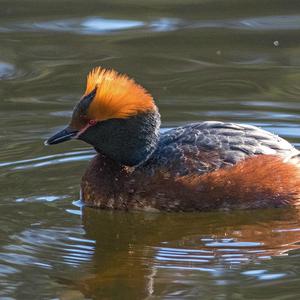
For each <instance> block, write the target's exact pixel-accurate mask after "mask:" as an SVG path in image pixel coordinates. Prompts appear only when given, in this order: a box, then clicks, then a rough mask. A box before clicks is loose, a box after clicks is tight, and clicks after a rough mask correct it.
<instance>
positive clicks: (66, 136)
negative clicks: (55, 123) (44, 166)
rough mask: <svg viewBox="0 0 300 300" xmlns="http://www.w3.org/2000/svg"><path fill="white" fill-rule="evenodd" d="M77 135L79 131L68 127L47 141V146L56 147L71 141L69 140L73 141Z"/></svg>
mask: <svg viewBox="0 0 300 300" xmlns="http://www.w3.org/2000/svg"><path fill="white" fill-rule="evenodd" d="M77 133H78V130H75V129H73V128H70V127H66V128H65V129H63V130H62V131H59V132H57V133H55V134H54V135H53V136H51V137H50V138H49V139H48V140H46V141H45V145H55V144H59V143H62V142H66V141H69V140H71V139H73V138H74V137H76V135H77Z"/></svg>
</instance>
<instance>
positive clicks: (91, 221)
mask: <svg viewBox="0 0 300 300" xmlns="http://www.w3.org/2000/svg"><path fill="white" fill-rule="evenodd" d="M299 213H300V212H299V211H297V210H287V209H271V210H261V211H260V210H257V211H241V212H231V213H224V212H222V213H221V212H220V213H202V214H199V213H198V214H161V213H160V214H155V213H152V214H151V213H148V214H146V213H133V212H130V213H126V212H112V211H101V210H94V209H90V208H84V210H83V225H84V228H85V230H86V235H87V237H88V238H89V239H93V240H95V241H96V249H95V253H94V257H93V267H94V272H93V275H91V276H89V277H88V278H84V279H82V280H80V282H79V283H78V285H79V289H80V290H81V292H82V293H83V294H84V295H85V296H87V297H95V298H100V299H105V298H109V297H113V298H114V299H115V298H122V299H125V298H126V299H143V298H147V297H148V296H155V295H160V293H161V292H162V290H169V289H172V288H175V290H176V285H178V284H179V283H178V278H184V281H185V282H187V281H189V276H193V275H195V272H196V274H197V281H196V282H195V278H194V277H193V278H194V279H193V280H194V281H192V282H193V283H192V284H194V285H197V286H201V284H203V283H202V279H201V278H205V280H207V276H211V278H216V277H218V276H222V274H226V272H229V270H230V272H234V271H235V270H236V273H237V274H240V272H241V271H242V270H245V269H246V270H247V268H248V269H253V267H256V268H257V266H258V265H259V264H260V262H262V261H266V260H270V263H271V262H272V257H275V256H284V255H288V254H289V252H290V251H291V250H295V249H299V248H300V221H299ZM191 278H192V277H191ZM181 280H182V279H181Z"/></svg>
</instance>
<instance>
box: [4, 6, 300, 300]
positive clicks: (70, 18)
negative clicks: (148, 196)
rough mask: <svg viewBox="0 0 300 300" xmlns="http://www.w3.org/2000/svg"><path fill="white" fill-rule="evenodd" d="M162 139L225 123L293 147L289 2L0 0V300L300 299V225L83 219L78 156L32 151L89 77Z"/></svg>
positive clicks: (296, 22) (273, 218) (86, 154)
mask: <svg viewBox="0 0 300 300" xmlns="http://www.w3.org/2000/svg"><path fill="white" fill-rule="evenodd" d="M97 65H102V66H105V67H111V68H115V69H117V70H119V71H121V72H125V73H128V74H130V76H132V77H134V78H135V79H136V80H137V81H138V82H140V83H142V84H143V85H144V86H145V87H146V88H147V89H148V90H150V91H151V92H152V94H153V95H154V97H155V98H156V99H157V103H158V105H159V108H160V111H161V114H162V116H163V126H164V127H171V126H177V125H179V124H183V123H186V122H192V121H201V120H221V121H235V122H243V123H248V124H254V125H259V126H262V127H263V128H265V129H267V130H270V131H272V132H275V133H277V134H280V135H281V136H283V137H285V138H287V139H288V140H289V141H291V142H293V143H295V145H296V146H297V145H299V142H300V130H299V129H300V128H299V123H300V2H299V1H295V0H289V1H284V0H260V1H257V0H249V1H247V0H227V1H221V0H199V1H192V0H185V1H183V0H181V1H178V0H172V1H171V0H165V1H158V0H153V1H137V0H132V1H120V0H119V1H108V0H107V1H91V0H89V1H77V0H73V1H67V0H64V1H62V0H60V1H57V0H51V1H50V0H43V1H34V0H22V1H21V0H19V1H17V0H1V1H0V127H1V133H0V141H1V143H0V176H1V181H0V191H1V198H0V199H1V201H0V211H1V217H0V297H1V299H85V298H92V299H184V298H188V299H299V298H300V278H299V274H300V260H299V256H300V250H299V248H300V220H299V215H300V213H299V212H297V211H294V210H282V209H278V210H263V211H254V212H232V213H203V214H201V213H199V214H163V213H162V214H143V213H124V212H108V211H95V210H91V209H87V208H86V209H83V211H82V212H81V209H80V207H78V205H77V203H78V202H76V200H78V199H79V182H80V177H81V175H82V173H83V171H84V169H85V167H86V165H87V162H88V160H89V159H90V158H91V157H92V156H93V151H92V150H91V149H90V147H88V146H87V145H85V144H83V143H81V142H70V143H65V144H61V145H57V146H56V147H44V145H43V141H44V139H45V138H46V137H48V136H49V135H50V134H51V133H53V132H54V131H55V130H57V129H59V128H61V127H62V126H63V125H64V124H66V123H67V122H68V119H69V117H70V111H71V109H72V107H73V105H74V104H75V103H76V101H78V99H79V97H80V96H81V94H82V92H83V90H84V84H85V76H86V74H87V72H88V71H89V70H90V68H91V67H93V66H97Z"/></svg>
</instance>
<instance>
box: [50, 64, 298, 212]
mask: <svg viewBox="0 0 300 300" xmlns="http://www.w3.org/2000/svg"><path fill="white" fill-rule="evenodd" d="M160 126H161V117H160V113H159V110H158V107H157V106H156V104H155V101H154V99H153V97H152V96H151V94H150V93H149V92H148V91H147V90H146V89H145V88H144V87H142V86H141V85H140V84H138V83H137V82H136V81H135V80H134V79H132V78H130V77H129V76H128V75H126V74H121V73H118V72H117V71H115V70H113V69H105V68H103V67H95V68H93V69H92V70H91V71H90V72H89V73H88V76H87V83H86V89H85V92H84V94H83V96H82V97H81V98H80V100H79V102H78V103H77V104H76V106H75V108H74V110H73V114H72V117H71V120H70V122H69V124H68V126H67V127H66V128H64V129H63V130H61V131H59V132H58V133H56V134H54V135H53V136H51V137H50V138H49V139H47V140H46V142H45V144H46V145H53V144H58V143H61V142H65V141H68V140H71V139H78V140H81V141H84V142H86V143H88V144H90V145H91V146H93V147H94V149H95V150H96V155H95V156H94V157H93V158H92V160H91V161H90V162H89V165H88V167H87V169H86V171H85V173H84V174H83V177H82V180H81V188H80V190H81V200H82V201H83V202H84V204H85V205H86V206H90V207H94V208H100V209H111V210H125V211H129V210H141V211H149V212H157V211H169V212H195V211H213V210H221V211H229V210H233V209H263V208H277V207H285V206H291V207H297V206H298V205H299V198H300V152H299V151H298V150H297V149H296V148H295V147H294V146H293V145H292V144H290V143H289V142H288V141H286V140H285V139H283V138H281V137H279V136H277V135H275V134H272V133H270V132H268V131H265V130H263V129H261V128H259V127H256V126H252V125H246V124H237V123H230V122H221V121H201V122H196V123H190V124H186V125H183V126H179V127H175V128H171V129H169V130H165V131H162V130H161V129H160Z"/></svg>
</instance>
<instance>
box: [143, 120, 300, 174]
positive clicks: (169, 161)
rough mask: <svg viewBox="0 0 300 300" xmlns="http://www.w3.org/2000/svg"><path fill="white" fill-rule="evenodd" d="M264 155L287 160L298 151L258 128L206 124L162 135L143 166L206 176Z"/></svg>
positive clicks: (187, 126) (239, 125)
mask: <svg viewBox="0 0 300 300" xmlns="http://www.w3.org/2000/svg"><path fill="white" fill-rule="evenodd" d="M262 154H265V155H278V156H280V157H281V158H282V159H284V160H288V159H290V158H291V157H294V156H297V155H298V154H299V151H298V150H297V149H295V148H294V147H293V146H292V145H291V144H290V143H289V142H287V141H286V140H284V139H282V138H280V137H278V136H276V135H274V134H271V133H270V132H267V131H265V130H263V129H260V128H258V127H255V126H250V125H243V124H234V123H223V122H216V121H207V122H202V123H194V124H188V125H186V126H181V127H177V128H175V129H171V130H168V131H167V132H165V133H163V134H161V137H160V141H159V143H158V147H157V149H156V151H155V153H154V154H153V155H152V157H151V158H150V159H149V160H148V162H147V163H146V164H145V166H143V167H147V168H154V169H155V168H164V169H166V170H168V171H169V172H171V173H172V174H173V175H180V176H183V175H188V174H195V173H197V174H203V173H206V172H211V171H214V170H217V169H219V168H223V167H229V166H233V165H235V164H236V163H238V162H240V161H241V160H244V159H246V158H247V157H251V156H253V155H262Z"/></svg>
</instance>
